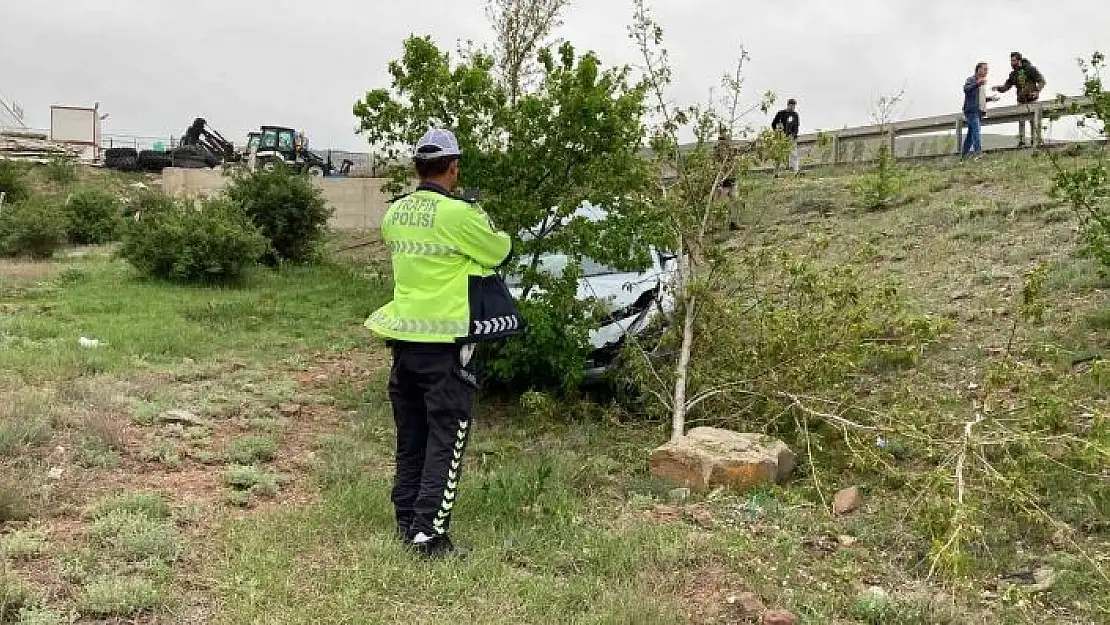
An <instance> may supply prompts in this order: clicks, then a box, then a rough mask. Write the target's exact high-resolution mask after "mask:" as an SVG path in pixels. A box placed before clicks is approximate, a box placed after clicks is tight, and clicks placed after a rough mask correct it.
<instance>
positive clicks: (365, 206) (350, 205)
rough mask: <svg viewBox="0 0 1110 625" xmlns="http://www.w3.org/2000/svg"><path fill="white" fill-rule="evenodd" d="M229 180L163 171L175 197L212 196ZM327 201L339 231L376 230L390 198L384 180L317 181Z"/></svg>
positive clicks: (207, 172) (213, 173)
mask: <svg viewBox="0 0 1110 625" xmlns="http://www.w3.org/2000/svg"><path fill="white" fill-rule="evenodd" d="M227 181H228V179H227V178H226V177H225V176H223V175H222V174H221V173H220V172H219V171H217V170H213V169H179V168H176V167H169V168H166V169H165V170H163V171H162V190H163V191H165V192H166V193H168V194H170V195H175V196H211V195H217V194H219V193H220V192H221V191H223V189H224V186H226V185H227ZM312 181H313V184H315V185H316V186H317V187H320V190H321V191H322V192H323V195H324V199H326V200H327V201H328V205H329V206H330V207H331V208H332V209H334V211H335V212H334V213H333V214H332V217H331V219H330V220H329V222H328V225H330V226H331V227H332V228H335V229H338V230H373V229H377V228H378V227H379V226H381V223H382V216H384V215H385V211H386V208H387V205H386V201H387V200H388V199H389V198H388V197H387V196H386V195H384V194H383V193H382V186H383V185H384V184H385V183H386V180H385V179H382V178H341V177H336V178H314V179H313V180H312Z"/></svg>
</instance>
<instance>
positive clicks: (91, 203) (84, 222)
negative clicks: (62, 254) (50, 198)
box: [66, 189, 123, 245]
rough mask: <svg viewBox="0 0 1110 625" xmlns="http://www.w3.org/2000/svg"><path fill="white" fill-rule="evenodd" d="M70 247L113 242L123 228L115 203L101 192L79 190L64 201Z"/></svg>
mask: <svg viewBox="0 0 1110 625" xmlns="http://www.w3.org/2000/svg"><path fill="white" fill-rule="evenodd" d="M66 217H67V218H68V221H69V227H68V230H67V235H68V237H69V240H70V242H71V243H78V244H83V245H97V244H100V243H109V242H111V241H115V240H116V238H117V237H118V236H119V233H120V229H121V228H122V226H123V215H122V213H121V212H120V206H119V199H118V198H116V196H114V195H112V194H111V193H108V192H107V191H103V190H101V189H81V190H79V191H77V192H75V193H73V195H70V196H69V199H68V200H67V201H66Z"/></svg>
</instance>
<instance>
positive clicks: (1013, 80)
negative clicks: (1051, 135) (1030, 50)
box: [994, 52, 1047, 147]
mask: <svg viewBox="0 0 1110 625" xmlns="http://www.w3.org/2000/svg"><path fill="white" fill-rule="evenodd" d="M1010 68H1011V69H1012V70H1013V71H1011V72H1010V77H1009V78H1007V79H1006V82H1004V83H1002V84H1001V85H998V86H997V87H995V88H994V90H995V91H997V92H998V93H1006V92H1007V91H1009V90H1010V89H1012V88H1015V87H1016V88H1017V103H1018V104H1031V103H1033V102H1036V101H1037V99H1038V98H1040V97H1041V90H1043V89H1044V87H1045V85H1046V84H1047V83H1046V82H1045V79H1044V75H1043V74H1041V72H1040V70H1038V69H1037V68H1036V67H1035V66H1034V65H1033V64H1032V63H1030V62H1029V59H1027V58H1025V57H1023V56H1022V55H1021V53H1020V52H1011V53H1010ZM1029 129H1030V133H1029V134H1030V135H1031V136H1032V139H1033V143H1034V145H1035V144H1037V143H1040V130H1041V129H1040V128H1034V127H1033V123H1032V122H1030V123H1029ZM1024 145H1025V122H1018V147H1022V146H1024Z"/></svg>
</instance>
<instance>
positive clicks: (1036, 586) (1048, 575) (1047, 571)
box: [1028, 566, 1056, 592]
mask: <svg viewBox="0 0 1110 625" xmlns="http://www.w3.org/2000/svg"><path fill="white" fill-rule="evenodd" d="M1033 582H1034V583H1033V584H1032V585H1031V586H1029V587H1028V590H1029V592H1044V591H1046V590H1048V589H1049V588H1052V585H1053V584H1055V583H1056V571H1055V570H1053V569H1051V568H1049V567H1047V566H1045V567H1041V568H1039V569H1037V570H1036V571H1033Z"/></svg>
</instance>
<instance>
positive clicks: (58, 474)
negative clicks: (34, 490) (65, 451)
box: [46, 467, 65, 480]
mask: <svg viewBox="0 0 1110 625" xmlns="http://www.w3.org/2000/svg"><path fill="white" fill-rule="evenodd" d="M64 473H65V469H63V468H62V467H54V468H53V469H50V470H49V471H47V472H46V477H48V478H50V479H52V480H60V479H62V475H63V474H64Z"/></svg>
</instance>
